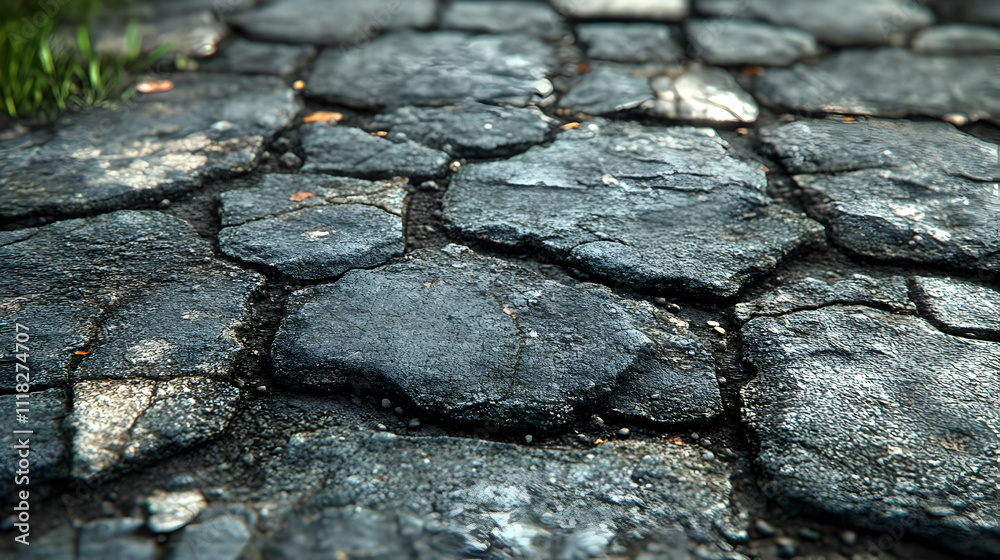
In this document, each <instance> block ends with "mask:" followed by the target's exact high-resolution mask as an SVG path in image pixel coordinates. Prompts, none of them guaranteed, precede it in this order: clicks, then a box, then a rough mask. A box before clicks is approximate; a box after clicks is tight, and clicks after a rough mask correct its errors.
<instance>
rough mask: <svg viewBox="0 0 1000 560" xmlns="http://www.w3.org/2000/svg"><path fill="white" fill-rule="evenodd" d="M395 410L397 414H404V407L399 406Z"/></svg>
mask: <svg viewBox="0 0 1000 560" xmlns="http://www.w3.org/2000/svg"><path fill="white" fill-rule="evenodd" d="M395 412H396V414H399V415H400V416H402V415H403V407H401V406H397V407H396V410H395Z"/></svg>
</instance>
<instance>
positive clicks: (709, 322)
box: [705, 321, 719, 327]
mask: <svg viewBox="0 0 1000 560" xmlns="http://www.w3.org/2000/svg"><path fill="white" fill-rule="evenodd" d="M705 323H706V324H707V325H708V326H710V327H718V326H719V322H718V321H705Z"/></svg>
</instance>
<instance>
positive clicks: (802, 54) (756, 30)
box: [686, 19, 819, 66]
mask: <svg viewBox="0 0 1000 560" xmlns="http://www.w3.org/2000/svg"><path fill="white" fill-rule="evenodd" d="M686 26H687V33H688V40H689V41H690V42H691V45H692V48H693V49H694V54H695V56H697V57H699V58H701V59H702V60H704V61H705V62H708V63H709V64H722V65H736V64H760V65H764V66H785V65H788V64H791V63H793V62H795V61H796V60H799V59H801V58H806V57H809V56H813V55H815V54H818V53H819V46H818V45H817V44H816V38H815V37H813V36H812V35H810V34H809V33H806V32H805V31H800V30H798V29H794V28H791V27H778V26H774V25H769V24H766V23H761V22H757V21H750V20H739V19H732V20H724V19H700V20H695V19H692V20H688V21H687V22H686Z"/></svg>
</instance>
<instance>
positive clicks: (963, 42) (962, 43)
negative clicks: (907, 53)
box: [913, 23, 1000, 54]
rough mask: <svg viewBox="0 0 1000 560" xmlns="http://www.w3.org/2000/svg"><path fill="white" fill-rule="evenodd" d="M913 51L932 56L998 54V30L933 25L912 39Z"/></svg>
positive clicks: (999, 44)
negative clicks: (931, 54)
mask: <svg viewBox="0 0 1000 560" xmlns="http://www.w3.org/2000/svg"><path fill="white" fill-rule="evenodd" d="M913 50H915V51H917V52H922V53H933V54H973V53H997V52H1000V29H997V28H996V27H988V26H986V25H967V24H961V23H955V24H951V25H935V26H934V27H928V28H927V29H924V30H923V31H921V32H920V33H917V35H916V36H915V37H913Z"/></svg>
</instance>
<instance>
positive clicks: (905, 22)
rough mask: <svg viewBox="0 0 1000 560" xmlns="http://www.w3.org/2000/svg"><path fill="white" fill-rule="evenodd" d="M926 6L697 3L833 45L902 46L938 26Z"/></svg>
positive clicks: (803, 0) (830, 0)
mask: <svg viewBox="0 0 1000 560" xmlns="http://www.w3.org/2000/svg"><path fill="white" fill-rule="evenodd" d="M925 4H926V2H912V1H909V0H825V1H823V2H810V1H809V0H697V8H698V11H699V12H700V13H702V14H705V15H712V16H723V17H725V18H727V19H728V18H732V17H738V18H750V19H762V20H765V21H768V22H770V23H773V24H775V25H785V26H789V27H797V28H799V29H802V30H805V31H808V32H809V33H811V34H813V35H814V36H815V37H816V38H818V39H819V40H820V41H822V42H824V43H827V44H830V45H835V46H848V45H887V44H892V45H903V44H905V43H906V41H907V40H908V39H909V37H910V35H911V34H913V32H915V31H917V30H919V29H922V28H924V27H927V26H928V25H931V24H932V23H934V19H935V18H934V12H932V11H931V10H930V9H929V8H928V7H927V6H926V5H925Z"/></svg>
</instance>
